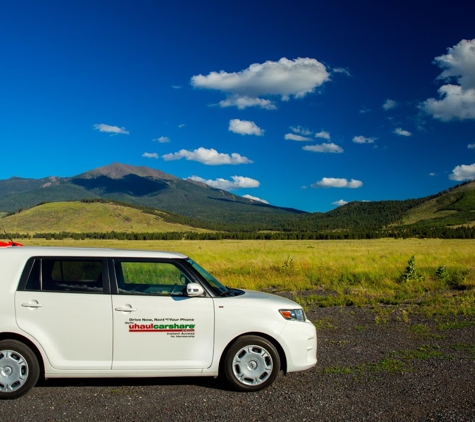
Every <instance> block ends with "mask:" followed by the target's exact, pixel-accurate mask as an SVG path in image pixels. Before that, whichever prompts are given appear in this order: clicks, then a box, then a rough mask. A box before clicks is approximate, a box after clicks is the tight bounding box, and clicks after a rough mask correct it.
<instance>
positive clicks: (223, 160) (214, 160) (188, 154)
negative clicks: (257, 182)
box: [162, 147, 252, 166]
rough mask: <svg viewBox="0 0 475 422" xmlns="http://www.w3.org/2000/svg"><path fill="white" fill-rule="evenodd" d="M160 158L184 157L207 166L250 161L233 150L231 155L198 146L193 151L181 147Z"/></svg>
mask: <svg viewBox="0 0 475 422" xmlns="http://www.w3.org/2000/svg"><path fill="white" fill-rule="evenodd" d="M162 158H163V159H164V160H166V161H172V160H181V159H182V158H185V159H186V160H188V161H198V162H199V163H203V164H206V165H209V166H219V165H223V164H233V165H236V164H250V163H252V161H251V160H249V158H247V157H244V156H242V155H240V154H238V153H236V152H233V153H232V154H231V155H229V154H223V153H219V152H218V151H216V150H215V149H213V148H211V149H206V148H203V147H201V148H198V149H195V150H194V151H188V150H186V149H182V150H180V151H178V152H175V153H170V154H165V155H163V156H162Z"/></svg>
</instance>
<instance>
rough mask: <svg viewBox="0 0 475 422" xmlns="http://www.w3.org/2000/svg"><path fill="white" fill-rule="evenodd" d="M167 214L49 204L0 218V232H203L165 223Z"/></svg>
mask: <svg viewBox="0 0 475 422" xmlns="http://www.w3.org/2000/svg"><path fill="white" fill-rule="evenodd" d="M167 217H168V215H167V214H166V213H164V212H161V211H158V210H157V211H155V212H153V211H152V210H147V212H144V211H143V210H140V209H138V208H134V207H128V206H126V205H122V204H117V203H113V202H109V203H107V202H77V201H72V202H49V203H46V204H41V205H37V206H35V207H32V208H30V209H28V210H25V211H22V212H19V213H17V214H12V215H9V216H7V217H5V218H0V230H1V231H2V232H3V231H6V232H7V233H20V234H25V233H30V234H33V233H59V232H70V233H84V232H100V233H106V232H111V231H115V232H126V233H136V232H140V233H153V232H160V233H166V232H204V231H205V230H203V229H197V228H194V227H191V226H187V225H183V224H177V223H172V222H168V221H166V219H167Z"/></svg>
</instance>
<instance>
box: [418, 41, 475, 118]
mask: <svg viewBox="0 0 475 422" xmlns="http://www.w3.org/2000/svg"><path fill="white" fill-rule="evenodd" d="M434 63H435V64H436V65H438V66H439V67H440V68H441V69H443V71H442V73H441V74H440V75H439V76H438V77H437V79H441V80H444V81H447V82H449V81H454V82H455V83H456V84H453V83H447V84H446V85H442V86H441V87H440V88H439V89H438V93H439V99H438V100H437V99H435V98H429V99H427V100H426V101H424V102H423V103H422V104H421V105H420V108H421V109H422V110H424V111H425V112H426V113H428V114H430V115H432V117H433V118H434V119H439V120H442V121H449V120H452V119H460V120H464V119H475V39H473V40H462V41H460V42H459V43H458V44H456V45H454V46H453V47H450V48H448V49H447V54H444V55H442V56H438V57H436V58H435V59H434Z"/></svg>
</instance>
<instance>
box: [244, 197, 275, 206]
mask: <svg viewBox="0 0 475 422" xmlns="http://www.w3.org/2000/svg"><path fill="white" fill-rule="evenodd" d="M242 197H243V198H247V199H250V200H251V201H257V202H262V203H264V204H268V203H269V202H267V201H265V200H264V199H261V198H258V197H257V196H251V195H243V196H242Z"/></svg>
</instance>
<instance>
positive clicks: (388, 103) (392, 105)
mask: <svg viewBox="0 0 475 422" xmlns="http://www.w3.org/2000/svg"><path fill="white" fill-rule="evenodd" d="M397 106H398V103H397V102H396V101H394V100H390V99H387V100H386V101H385V102H384V104H383V110H385V111H388V110H392V109H393V108H395V107H397Z"/></svg>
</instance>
